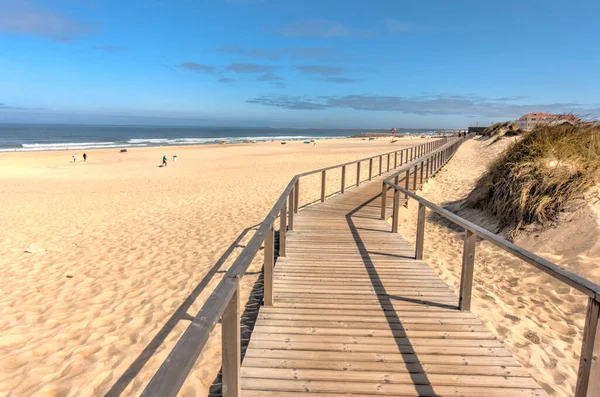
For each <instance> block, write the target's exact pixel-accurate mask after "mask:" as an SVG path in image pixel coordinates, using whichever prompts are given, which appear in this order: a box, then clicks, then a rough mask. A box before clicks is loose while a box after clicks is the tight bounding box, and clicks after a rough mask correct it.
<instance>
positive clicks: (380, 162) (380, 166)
mask: <svg viewBox="0 0 600 397" xmlns="http://www.w3.org/2000/svg"><path fill="white" fill-rule="evenodd" d="M382 166H383V157H382V156H379V175H381V171H382Z"/></svg>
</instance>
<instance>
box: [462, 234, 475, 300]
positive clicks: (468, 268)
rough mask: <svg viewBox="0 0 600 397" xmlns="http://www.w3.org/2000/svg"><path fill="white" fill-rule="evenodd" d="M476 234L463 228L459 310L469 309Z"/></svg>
mask: <svg viewBox="0 0 600 397" xmlns="http://www.w3.org/2000/svg"><path fill="white" fill-rule="evenodd" d="M476 239H477V235H476V234H475V233H473V232H472V231H470V230H467V229H465V242H464V247H463V261H462V273H461V276H460V298H459V299H458V308H459V310H461V311H469V310H471V295H472V292H473V267H474V264H475V242H476Z"/></svg>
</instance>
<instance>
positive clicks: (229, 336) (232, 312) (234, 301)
mask: <svg viewBox="0 0 600 397" xmlns="http://www.w3.org/2000/svg"><path fill="white" fill-rule="evenodd" d="M236 284H237V288H236V290H235V292H234V294H233V296H232V297H231V299H230V300H229V303H228V304H227V307H226V308H225V311H224V312H223V316H222V317H221V322H222V337H221V351H222V360H223V361H222V362H223V368H222V370H221V375H222V377H223V397H241V395H242V389H241V382H240V362H241V344H240V342H241V341H240V278H239V276H238V277H236Z"/></svg>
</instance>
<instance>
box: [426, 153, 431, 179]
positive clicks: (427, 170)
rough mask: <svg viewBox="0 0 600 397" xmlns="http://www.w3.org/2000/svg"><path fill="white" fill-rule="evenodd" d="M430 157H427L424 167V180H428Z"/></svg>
mask: <svg viewBox="0 0 600 397" xmlns="http://www.w3.org/2000/svg"><path fill="white" fill-rule="evenodd" d="M430 159H431V157H427V164H426V165H425V180H426V181H427V180H429V160H430Z"/></svg>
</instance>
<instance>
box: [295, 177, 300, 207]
mask: <svg viewBox="0 0 600 397" xmlns="http://www.w3.org/2000/svg"><path fill="white" fill-rule="evenodd" d="M294 196H295V198H294V212H295V213H296V214H297V213H298V203H299V202H300V178H298V179H297V180H296V183H295V186H294Z"/></svg>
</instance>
